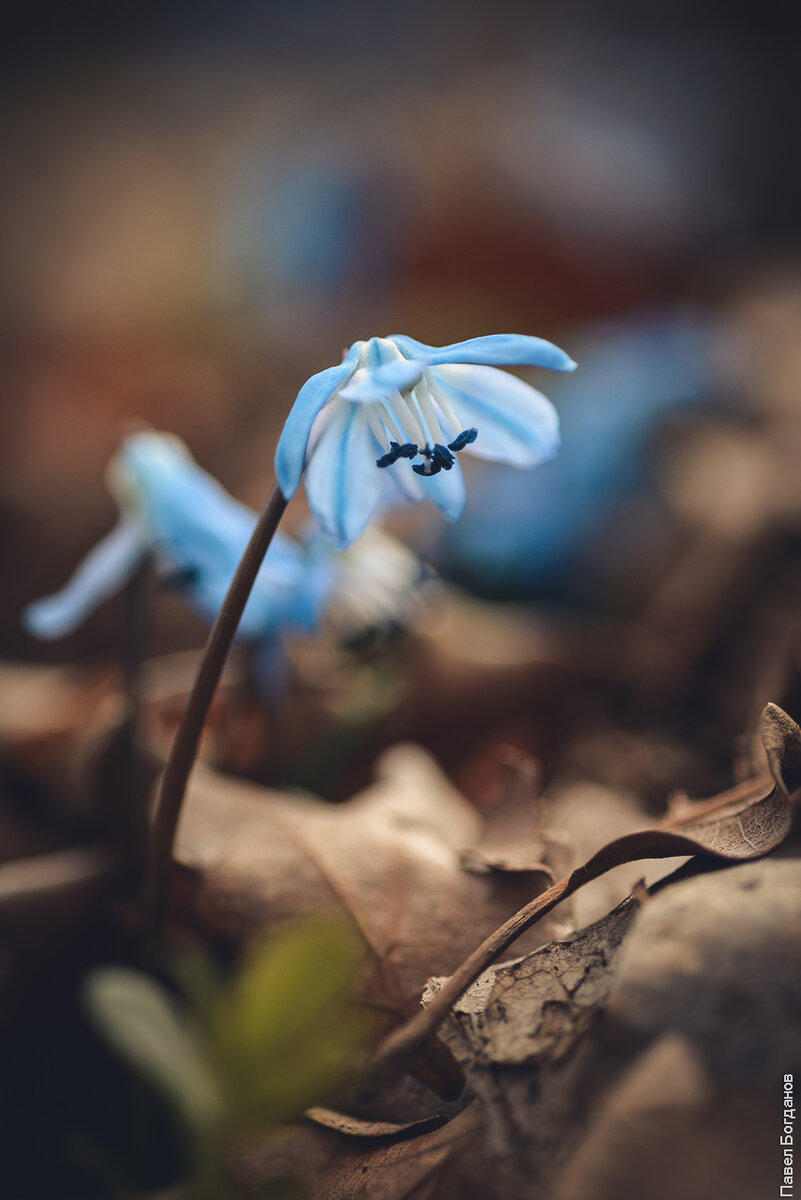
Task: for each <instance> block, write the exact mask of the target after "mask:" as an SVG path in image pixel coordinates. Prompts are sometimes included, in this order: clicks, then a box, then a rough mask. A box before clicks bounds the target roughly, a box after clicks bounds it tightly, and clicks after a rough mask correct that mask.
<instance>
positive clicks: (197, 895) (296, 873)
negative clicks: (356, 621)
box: [175, 746, 564, 1013]
mask: <svg viewBox="0 0 801 1200" xmlns="http://www.w3.org/2000/svg"><path fill="white" fill-rule="evenodd" d="M480 835H481V818H480V816H479V815H478V813H477V812H476V810H475V809H474V808H473V806H472V805H470V804H468V803H467V801H465V800H464V798H463V797H462V796H461V795H460V794H459V793H458V792H457V791H456V790H455V788H454V787H453V786H452V784H451V783H450V782H449V781H448V779H447V778H446V777H445V775H444V774H443V773H442V771H441V770H440V768H439V767H438V766H437V764H436V763H435V762H434V760H433V759H432V758H431V757H430V756H429V755H428V754H427V753H426V752H425V751H424V750H422V749H420V748H419V747H416V746H398V747H395V748H394V749H393V750H391V751H389V752H388V753H387V754H385V755H384V756H383V758H382V759H381V760H380V763H379V766H378V779H377V781H376V782H375V783H374V784H373V785H372V786H371V787H369V788H368V789H367V790H366V791H365V792H363V793H361V794H360V795H357V796H355V797H354V798H353V799H352V800H350V801H348V802H347V803H345V804H341V805H330V804H324V803H321V802H320V801H317V800H311V799H308V798H306V797H302V796H287V795H279V794H277V793H275V792H269V791H266V790H265V789H263V788H259V787H256V786H254V785H249V784H246V783H242V782H239V781H236V780H232V779H228V778H225V777H222V776H219V775H217V774H215V773H214V772H212V771H210V770H209V769H208V768H205V767H200V768H199V769H196V771H195V772H194V775H193V778H192V782H191V784H190V789H189V795H188V799H187V803H186V807H185V810H184V813H183V816H182V819H181V825H180V828H179V831H178V841H177V848H176V858H177V862H178V864H179V865H180V867H181V868H183V873H182V872H181V871H179V874H178V877H177V878H176V881H175V882H176V887H175V899H176V907H175V914H176V916H177V917H179V918H180V919H181V920H184V921H188V922H191V923H192V924H194V925H200V926H201V928H204V929H206V930H207V931H208V932H210V933H212V934H218V935H220V936H223V937H225V938H227V939H229V940H232V941H234V942H235V943H239V942H241V941H243V940H248V939H250V938H252V937H253V936H254V935H256V934H260V933H262V932H264V930H265V929H266V928H267V927H269V926H270V925H272V924H275V923H276V922H278V921H280V920H282V919H284V918H286V917H289V916H295V915H298V914H302V913H306V912H311V911H318V910H320V909H322V908H326V907H327V908H331V907H332V906H334V907H341V908H343V909H345V910H346V911H347V912H348V913H349V915H350V916H351V917H352V919H353V920H354V921H355V923H356V925H357V927H358V929H359V930H360V932H361V935H362V937H363V939H364V941H365V943H366V944H367V946H368V947H369V949H370V951H371V953H372V957H373V960H374V963H375V967H376V971H375V981H374V984H373V987H372V989H371V995H372V996H373V998H374V1000H375V1001H376V1002H377V1003H379V1004H381V1005H382V1006H383V1007H385V1008H389V1009H391V1010H392V1011H393V1012H395V1013H405V1012H408V1011H409V1010H411V1009H412V1008H413V1006H414V1004H416V1002H417V997H418V996H419V994H420V989H421V987H422V984H423V982H424V981H425V979H426V978H428V976H429V975H431V974H441V973H446V972H449V971H451V970H453V969H454V968H455V967H456V965H457V964H458V962H459V961H460V959H461V958H462V957H463V956H464V955H465V954H466V953H467V951H468V950H469V949H470V947H471V946H472V945H473V944H474V941H475V938H476V934H477V932H478V934H479V936H480V935H481V932H489V931H490V930H491V929H492V928H493V927H494V926H495V925H496V924H497V922H498V920H499V919H502V918H503V916H505V915H506V914H507V913H508V912H509V911H510V910H511V909H514V907H515V905H516V903H518V904H519V902H520V900H521V899H523V898H524V897H528V896H530V895H531V893H532V891H534V892H536V891H537V890H538V888H539V887H541V886H542V883H543V878H542V875H541V874H538V873H536V872H526V873H523V874H510V875H507V874H503V873H496V872H488V873H485V874H481V875H476V874H473V873H471V872H467V871H464V870H463V869H462V867H461V864H460V859H461V855H462V853H463V851H464V850H465V849H466V848H468V847H470V846H472V845H475V843H476V842H477V841H478V840H479V839H480ZM554 928H555V927H554V926H550V927H547V928H543V929H542V930H539V931H538V932H537V934H536V935H535V938H536V944H542V943H543V942H544V941H547V940H549V937H550V936H552V933H553V930H554ZM562 928H563V929H564V924H563V925H562Z"/></svg>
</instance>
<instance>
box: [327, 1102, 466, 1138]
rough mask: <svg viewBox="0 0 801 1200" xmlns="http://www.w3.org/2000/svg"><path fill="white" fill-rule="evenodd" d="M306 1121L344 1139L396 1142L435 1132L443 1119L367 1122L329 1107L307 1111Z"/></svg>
mask: <svg viewBox="0 0 801 1200" xmlns="http://www.w3.org/2000/svg"><path fill="white" fill-rule="evenodd" d="M305 1115H306V1117H307V1118H308V1120H309V1121H312V1122H313V1124H315V1125H321V1126H322V1127H323V1128H324V1129H332V1130H334V1132H335V1133H342V1134H344V1135H345V1136H346V1137H352V1138H368V1139H369V1140H370V1141H379V1140H380V1141H400V1140H401V1139H405V1138H408V1137H417V1136H419V1135H420V1134H422V1133H430V1132H431V1130H432V1129H439V1128H440V1126H441V1125H444V1124H445V1123H446V1121H447V1118H446V1117H444V1116H440V1117H423V1118H421V1119H420V1120H419V1121H402V1122H400V1123H398V1122H395V1121H367V1120H365V1119H364V1118H363V1117H353V1116H349V1115H348V1114H347V1113H341V1112H336V1111H335V1110H334V1109H332V1108H322V1107H320V1106H319V1105H318V1106H316V1107H315V1108H308V1109H307V1110H306V1113H305Z"/></svg>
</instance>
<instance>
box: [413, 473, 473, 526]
mask: <svg viewBox="0 0 801 1200" xmlns="http://www.w3.org/2000/svg"><path fill="white" fill-rule="evenodd" d="M415 479H418V480H419V481H420V483H421V484H422V486H423V492H424V493H425V497H426V499H427V500H430V501H431V503H432V504H435V505H436V506H437V508H438V509H439V511H440V512H441V513H442V515H443V516H444V517H446V518H447V520H449V521H457V520H458V519H459V517H460V516H461V515H462V510H463V509H464V505H465V499H466V492H465V486H464V475H463V474H462V468H461V466H460V464H459V460H458V459H457V460H456V462H455V463H454V464H453V466H452V467H451V469H450V471H439V472H438V473H437V474H436V475H415Z"/></svg>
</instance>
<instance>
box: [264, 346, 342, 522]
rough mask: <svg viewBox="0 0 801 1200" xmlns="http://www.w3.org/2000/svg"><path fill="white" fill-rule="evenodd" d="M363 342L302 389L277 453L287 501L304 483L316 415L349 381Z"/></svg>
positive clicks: (278, 475) (315, 376)
mask: <svg viewBox="0 0 801 1200" xmlns="http://www.w3.org/2000/svg"><path fill="white" fill-rule="evenodd" d="M361 345H362V343H361V342H354V344H353V345H352V346H351V348H350V350H349V351H348V353H347V355H346V356H345V358H344V359H343V360H342V362H341V363H339V364H338V365H337V366H336V367H327V368H326V370H325V371H320V372H319V373H318V374H317V375H312V377H311V379H308V380H307V381H306V383H304V385H303V387H302V388H301V389H300V391H299V392H298V397H297V399H296V401H295V403H294V404H293V405H292V410H291V412H290V414H289V416H288V417H287V419H286V423H285V425H284V428H283V431H282V433H281V437H280V439H279V442H278V448H277V449H276V452H275V472H276V477H277V479H278V486H279V487H280V489H281V491H282V492H283V494H284V496H285V497H286V498H287V500H291V498H292V497H293V496H294V494H295V492H296V491H297V490H298V487H299V485H300V480H301V477H302V475H303V465H304V463H305V461H306V447H307V446H308V442H309V434H310V433H311V428H312V425H313V424H314V420H315V417H316V416H317V414H318V413H319V412H320V410H321V409H322V408H323V406H324V405H325V404H326V403H327V402H328V401H329V400H330V399H331V397H332V396H333V395H334V393H335V392H336V390H337V388H338V387H339V386H340V384H342V383H345V381H346V380H347V379H348V378H349V377H350V375H351V374H352V373H353V370H354V367H355V366H356V363H357V361H358V358H359V349H360V347H361Z"/></svg>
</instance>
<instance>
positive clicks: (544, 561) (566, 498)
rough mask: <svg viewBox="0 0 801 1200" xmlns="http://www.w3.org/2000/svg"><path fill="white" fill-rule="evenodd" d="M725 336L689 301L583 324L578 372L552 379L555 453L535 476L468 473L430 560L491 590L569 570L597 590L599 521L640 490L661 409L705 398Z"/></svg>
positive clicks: (522, 591) (540, 581) (548, 579)
mask: <svg viewBox="0 0 801 1200" xmlns="http://www.w3.org/2000/svg"><path fill="white" fill-rule="evenodd" d="M723 340H724V333H723V330H722V328H721V326H720V324H719V322H717V321H716V320H715V319H714V318H713V317H711V316H710V315H709V314H707V313H705V312H703V311H701V310H695V309H692V308H687V309H683V310H680V309H673V310H670V309H668V310H662V311H652V312H641V313H635V314H632V315H629V316H627V317H625V318H618V319H616V320H612V321H604V322H599V323H597V324H593V325H589V326H587V327H586V328H585V329H584V330H583V331H581V332H580V333H579V334H577V351H578V353H579V355H580V357H581V361H582V364H583V369H582V372H581V375H580V376H575V377H571V378H568V379H563V380H559V382H558V384H557V385H556V395H555V399H556V401H557V403H558V405H559V412H560V415H561V421H562V428H563V431H564V434H565V439H564V442H565V444H564V449H563V451H562V453H561V454H560V455H559V458H558V459H557V461H556V462H554V463H552V464H551V465H550V466H549V467H548V469H547V471H542V472H537V474H536V475H525V476H522V475H521V476H517V475H516V476H511V475H510V474H509V473H508V472H503V471H493V470H492V469H491V468H490V467H487V468H485V469H484V470H483V471H482V472H480V473H479V474H477V475H476V476H475V477H474V479H473V481H472V487H471V495H470V500H469V504H468V517H469V520H466V521H464V522H461V523H460V525H459V526H458V527H456V528H454V529H449V530H447V531H445V532H444V534H443V537H442V539H441V544H440V547H439V551H438V553H437V554H436V555H435V558H436V559H437V560H438V561H439V562H440V564H442V565H445V566H446V567H447V569H448V570H450V571H455V572H456V573H457V574H458V575H459V576H460V577H462V578H465V579H470V580H472V581H473V582H474V583H475V584H476V585H477V586H479V587H480V588H481V589H482V590H485V591H486V590H489V591H492V592H494V593H496V594H504V595H507V596H517V597H520V596H523V595H526V594H530V593H531V592H532V591H536V592H537V594H541V593H542V591H543V589H547V588H550V589H553V588H557V589H558V588H562V587H564V586H568V576H570V577H571V580H572V576H573V574H574V573H575V575H576V583H577V585H578V586H580V587H581V588H584V589H589V591H591V592H592V591H593V589H597V584H598V579H597V575H591V573H590V572H588V571H587V569H586V564H587V559H588V556H592V555H593V554H594V553H595V552H596V547H597V545H598V540H597V532H598V529H599V526H601V525H602V523H603V522H604V521H605V520H607V519H608V517H609V514H610V513H612V512H614V511H616V506H617V505H618V504H619V503H620V502H621V500H622V499H623V498H625V497H626V496H628V495H632V494H636V493H638V492H639V491H640V490H641V489H642V488H643V486H644V484H645V482H646V464H645V460H644V450H645V448H646V446H647V445H648V443H649V440H650V438H651V435H652V434H653V432H654V430H655V429H657V428H658V426H659V423H660V422H661V421H662V419H663V418H664V416H665V414H666V413H668V412H670V411H671V410H672V409H676V408H678V407H686V406H689V405H693V404H699V403H701V402H703V401H704V400H705V399H708V398H709V396H710V393H711V394H713V395H714V391H715V389H716V387H719V386H720V367H719V360H720V359H721V355H720V348H721V344H722V342H723ZM632 532H633V531H631V530H629V531H627V530H625V529H623V530H618V532H617V535H616V538H615V546H616V547H617V550H618V552H619V553H620V554H621V555H625V554H626V553H631V550H630V540H629V535H630V534H631V533H632ZM610 565H611V564H610ZM569 586H573V583H572V582H570V584H569Z"/></svg>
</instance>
